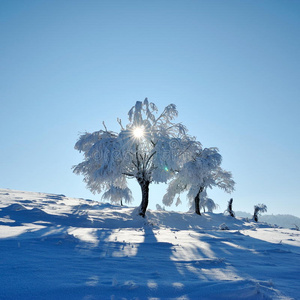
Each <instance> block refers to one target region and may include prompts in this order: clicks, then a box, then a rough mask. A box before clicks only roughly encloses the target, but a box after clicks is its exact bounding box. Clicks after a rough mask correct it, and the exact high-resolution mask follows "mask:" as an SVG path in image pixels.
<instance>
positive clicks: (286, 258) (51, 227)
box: [0, 189, 300, 300]
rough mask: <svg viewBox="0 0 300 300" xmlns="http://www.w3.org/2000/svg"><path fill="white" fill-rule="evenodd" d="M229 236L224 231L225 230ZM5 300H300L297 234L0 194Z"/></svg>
mask: <svg viewBox="0 0 300 300" xmlns="http://www.w3.org/2000/svg"><path fill="white" fill-rule="evenodd" d="M226 227H227V228H228V230H221V228H223V229H224V228H226ZM0 257H1V258H0V276H1V285H0V299H7V300H9V299H14V300H16V299H22V300H25V299H86V300H91V299H300V290H299V282H300V232H299V231H296V230H292V229H283V228H272V227H270V226H268V225H267V224H265V223H258V224H255V223H252V222H246V221H245V220H244V219H242V218H237V219H234V218H231V217H229V216H224V215H223V214H209V213H206V214H203V215H202V216H198V215H195V214H190V213H178V212H167V211H148V212H147V217H146V218H145V219H143V218H142V217H140V216H137V213H136V209H134V208H129V207H119V206H113V205H110V204H106V203H100V202H95V201H91V200H84V199H73V198H68V197H65V196H64V195H55V194H42V193H33V192H21V191H15V190H7V189H0Z"/></svg>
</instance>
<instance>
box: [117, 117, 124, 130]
mask: <svg viewBox="0 0 300 300" xmlns="http://www.w3.org/2000/svg"><path fill="white" fill-rule="evenodd" d="M117 122H118V123H119V125H120V127H121V129H122V130H124V127H123V125H122V121H121V119H119V118H117Z"/></svg>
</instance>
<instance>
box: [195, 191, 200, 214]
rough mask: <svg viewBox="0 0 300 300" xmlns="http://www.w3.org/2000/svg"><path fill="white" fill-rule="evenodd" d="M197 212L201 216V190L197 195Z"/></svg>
mask: <svg viewBox="0 0 300 300" xmlns="http://www.w3.org/2000/svg"><path fill="white" fill-rule="evenodd" d="M195 213H196V214H197V215H200V216H201V213H200V191H199V192H198V194H197V195H196V197H195Z"/></svg>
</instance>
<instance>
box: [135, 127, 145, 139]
mask: <svg viewBox="0 0 300 300" xmlns="http://www.w3.org/2000/svg"><path fill="white" fill-rule="evenodd" d="M133 135H134V136H135V137H136V138H138V139H139V138H141V137H143V136H144V129H143V128H142V127H136V128H135V129H134V130H133Z"/></svg>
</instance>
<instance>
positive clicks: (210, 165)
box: [163, 144, 235, 215]
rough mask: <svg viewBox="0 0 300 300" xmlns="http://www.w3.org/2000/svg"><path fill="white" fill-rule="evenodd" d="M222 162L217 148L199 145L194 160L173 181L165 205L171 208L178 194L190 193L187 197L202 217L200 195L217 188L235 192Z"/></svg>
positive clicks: (164, 199)
mask: <svg viewBox="0 0 300 300" xmlns="http://www.w3.org/2000/svg"><path fill="white" fill-rule="evenodd" d="M221 162H222V157H221V155H220V154H219V150H218V149H217V148H205V149H202V148H201V146H199V144H198V149H197V151H195V153H194V156H193V158H192V159H191V160H190V161H188V162H186V163H185V164H184V165H183V167H182V168H181V169H180V170H179V172H177V174H176V175H175V177H174V178H173V179H172V180H171V182H170V184H169V186H168V188H167V192H166V194H165V195H164V198H163V203H164V204H165V205H168V206H170V205H171V204H172V203H173V201H174V198H175V196H176V195H177V194H180V193H181V192H183V191H188V194H187V196H188V199H189V201H190V203H194V205H195V213H196V214H199V215H201V213H200V195H201V193H202V192H204V191H206V189H207V188H213V187H214V186H217V187H219V188H221V189H223V190H224V191H225V192H228V193H230V192H232V191H233V190H234V184H235V182H234V181H233V179H232V175H231V173H230V172H228V171H225V170H223V169H222V168H221V167H220V165H221Z"/></svg>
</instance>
